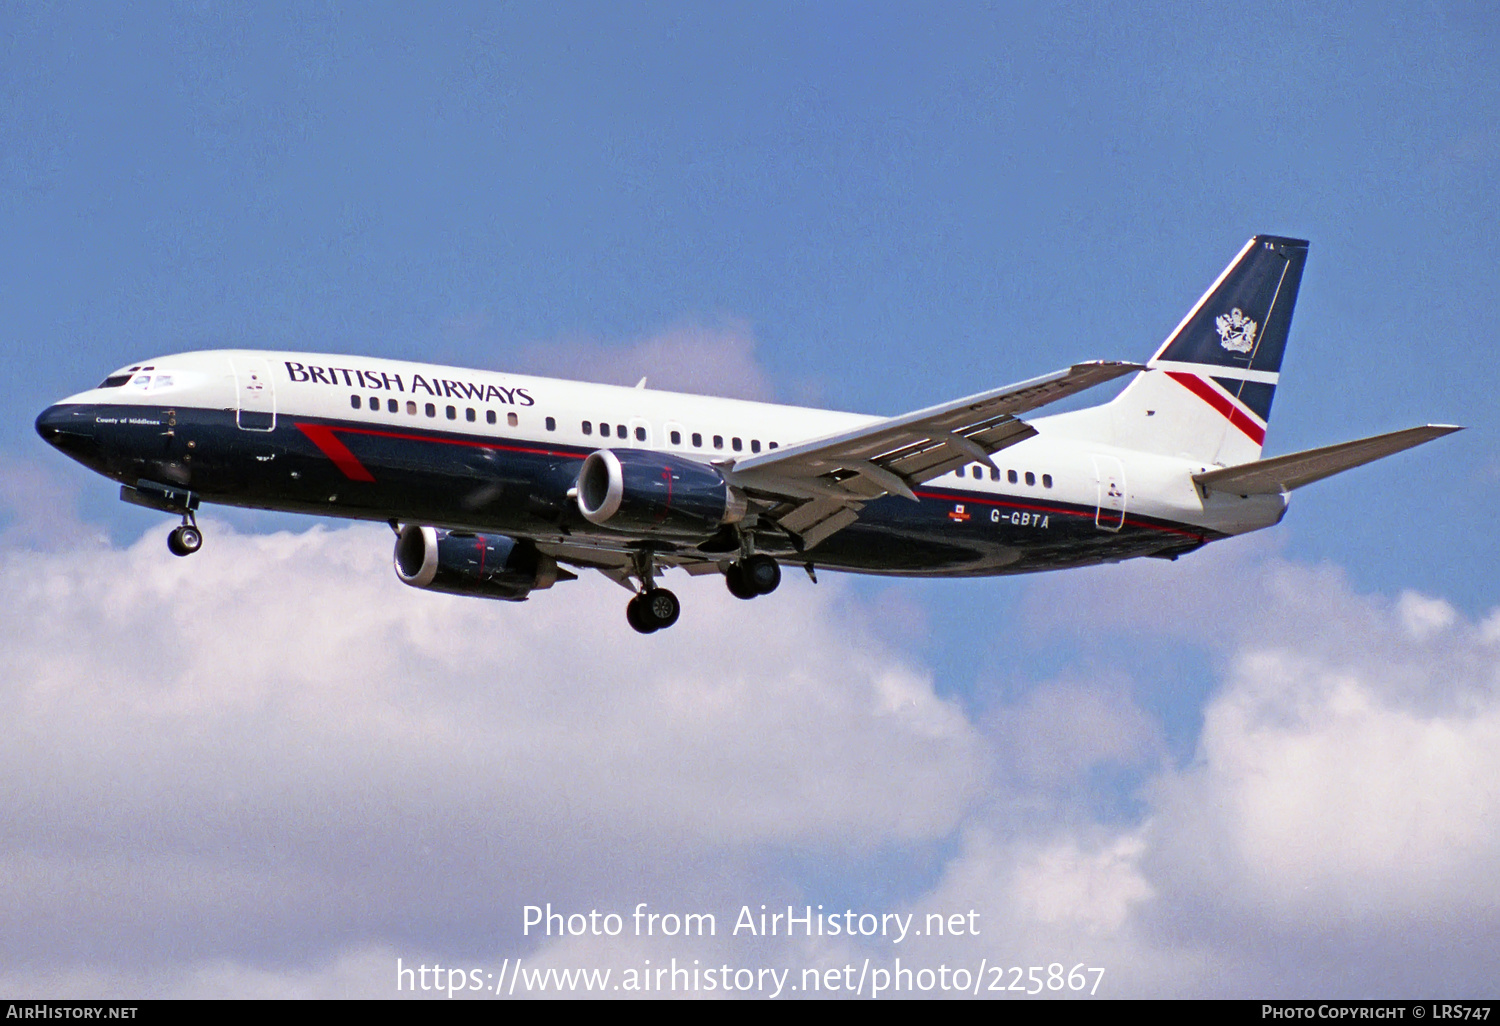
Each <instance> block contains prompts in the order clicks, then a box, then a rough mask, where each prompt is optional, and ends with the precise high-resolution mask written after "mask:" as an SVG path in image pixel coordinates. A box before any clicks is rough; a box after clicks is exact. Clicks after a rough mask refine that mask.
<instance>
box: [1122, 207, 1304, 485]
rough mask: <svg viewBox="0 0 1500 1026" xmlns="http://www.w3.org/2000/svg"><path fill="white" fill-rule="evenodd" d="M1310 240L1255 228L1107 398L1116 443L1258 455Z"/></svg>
mask: <svg viewBox="0 0 1500 1026" xmlns="http://www.w3.org/2000/svg"><path fill="white" fill-rule="evenodd" d="M1306 261H1307V242H1306V241H1304V240H1302V239H1286V238H1281V237H1279V236H1275V235H1257V236H1255V237H1254V238H1253V239H1251V240H1250V241H1249V242H1247V243H1245V248H1244V249H1242V250H1240V252H1239V255H1238V256H1236V257H1235V258H1234V260H1233V261H1231V263H1230V264H1229V266H1228V267H1226V268H1225V269H1224V273H1223V274H1221V275H1219V278H1218V280H1217V281H1215V282H1214V283H1213V285H1211V286H1210V287H1209V289H1208V291H1207V292H1205V293H1204V294H1203V298H1202V299H1200V300H1198V303H1197V305H1196V306H1194V307H1193V309H1192V310H1191V311H1189V313H1188V315H1187V316H1186V317H1184V318H1183V319H1182V323H1181V324H1179V325H1178V326H1177V330H1176V331H1174V332H1172V334H1171V335H1170V336H1169V337H1168V338H1167V340H1166V342H1164V343H1162V347H1161V348H1160V349H1159V350H1157V353H1156V355H1155V356H1154V357H1152V358H1151V361H1150V363H1148V364H1147V368H1148V369H1147V370H1146V371H1144V372H1142V373H1141V374H1140V375H1139V376H1138V377H1137V378H1136V379H1135V380H1134V381H1132V382H1131V383H1130V385H1129V387H1127V388H1126V389H1125V391H1123V392H1121V393H1120V394H1119V396H1118V397H1116V398H1115V400H1114V402H1113V403H1111V404H1110V413H1111V419H1112V422H1113V426H1114V434H1115V440H1116V442H1117V443H1118V444H1120V445H1123V446H1126V447H1128V448H1132V449H1141V450H1144V451H1146V452H1156V453H1163V454H1165V455H1170V456H1181V457H1183V458H1186V459H1191V460H1196V461H1199V462H1202V463H1206V464H1207V463H1216V464H1219V465H1222V466H1234V465H1236V464H1240V463H1248V462H1250V461H1251V460H1256V459H1259V458H1260V450H1261V446H1262V444H1263V443H1264V441H1265V437H1266V423H1267V421H1269V420H1270V417H1271V399H1272V397H1273V396H1274V394H1275V391H1276V382H1277V380H1278V378H1279V376H1280V373H1281V354H1282V351H1283V350H1284V349H1285V348H1286V338H1287V332H1288V330H1289V329H1290V327H1291V323H1292V307H1293V306H1294V305H1295V304H1296V302H1297V288H1298V286H1299V285H1300V284H1301V282H1302V266H1303V264H1304V263H1306Z"/></svg>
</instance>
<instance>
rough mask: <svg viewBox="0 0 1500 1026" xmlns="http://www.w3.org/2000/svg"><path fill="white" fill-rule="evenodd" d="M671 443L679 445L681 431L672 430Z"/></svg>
mask: <svg viewBox="0 0 1500 1026" xmlns="http://www.w3.org/2000/svg"><path fill="white" fill-rule="evenodd" d="M672 444H673V445H681V444H682V432H681V431H673V432H672Z"/></svg>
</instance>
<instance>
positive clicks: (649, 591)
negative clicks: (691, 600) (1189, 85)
mask: <svg viewBox="0 0 1500 1026" xmlns="http://www.w3.org/2000/svg"><path fill="white" fill-rule="evenodd" d="M635 576H636V577H638V578H639V579H640V582H641V590H640V593H639V594H637V595H636V597H635V598H633V599H631V600H630V603H629V604H628V605H627V606H626V607H625V619H626V620H628V621H629V622H630V626H632V627H634V628H635V629H636V630H637V631H639V632H641V633H642V634H650V633H652V632H653V631H660V630H665V629H666V628H668V627H670V626H672V625H673V624H674V623H676V622H677V617H678V616H680V615H681V614H682V603H681V602H678V601H677V596H676V595H673V594H672V593H671V592H670V591H668V590H667V589H666V588H658V587H657V586H656V560H655V558H654V557H653V555H652V553H651V551H650V550H649V549H648V550H643V551H641V552H637V553H636V555H635Z"/></svg>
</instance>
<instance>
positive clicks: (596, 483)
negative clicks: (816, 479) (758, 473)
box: [578, 449, 745, 538]
mask: <svg viewBox="0 0 1500 1026" xmlns="http://www.w3.org/2000/svg"><path fill="white" fill-rule="evenodd" d="M578 510H579V512H580V513H582V514H583V516H584V518H585V519H586V520H588V522H589V523H591V524H598V525H599V526H600V527H612V528H615V529H616V530H622V531H640V532H643V533H649V534H668V535H681V536H685V537H693V538H697V537H701V536H702V535H703V534H704V533H705V532H711V531H713V530H714V529H716V528H718V527H720V526H722V525H723V524H732V523H734V522H736V521H737V520H739V519H740V518H742V517H743V516H744V515H745V498H744V496H743V495H741V494H740V493H739V492H737V491H735V490H734V489H733V488H730V487H729V485H727V484H726V483H725V482H724V478H723V477H722V476H720V474H719V472H718V471H717V470H715V469H714V468H713V467H711V466H709V465H708V464H705V463H698V462H696V461H694V460H685V459H678V458H676V457H673V456H668V455H665V454H664V453H657V452H647V451H645V450H643V449H600V450H598V451H597V452H593V453H590V454H589V456H588V458H587V459H585V460H584V461H583V469H582V470H580V471H579V472H578Z"/></svg>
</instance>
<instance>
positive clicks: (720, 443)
mask: <svg viewBox="0 0 1500 1026" xmlns="http://www.w3.org/2000/svg"><path fill="white" fill-rule="evenodd" d="M714 448H715V449H722V448H724V436H723V435H714Z"/></svg>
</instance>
